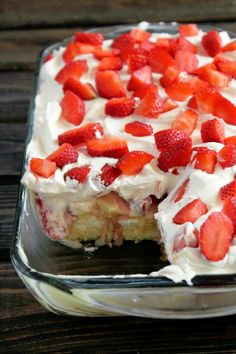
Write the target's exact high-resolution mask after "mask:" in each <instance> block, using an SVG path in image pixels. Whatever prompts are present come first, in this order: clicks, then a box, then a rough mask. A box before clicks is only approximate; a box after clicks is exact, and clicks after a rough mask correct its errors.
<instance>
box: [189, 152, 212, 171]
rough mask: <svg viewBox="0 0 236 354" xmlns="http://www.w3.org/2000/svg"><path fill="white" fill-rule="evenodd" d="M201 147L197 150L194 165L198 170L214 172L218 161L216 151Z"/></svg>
mask: <svg viewBox="0 0 236 354" xmlns="http://www.w3.org/2000/svg"><path fill="white" fill-rule="evenodd" d="M199 149H200V148H199ZM199 149H198V151H197V152H196V155H194V158H193V167H194V168H195V169H197V170H202V171H204V172H207V173H214V171H215V166H216V163H217V154H216V152H215V151H214V150H210V149H207V148H206V149H202V150H199ZM193 150H194V149H193Z"/></svg>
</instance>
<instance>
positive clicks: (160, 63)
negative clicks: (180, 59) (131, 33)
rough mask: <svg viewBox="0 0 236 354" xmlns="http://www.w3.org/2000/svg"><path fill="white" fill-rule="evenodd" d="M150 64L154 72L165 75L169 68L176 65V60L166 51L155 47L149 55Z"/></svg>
mask: <svg viewBox="0 0 236 354" xmlns="http://www.w3.org/2000/svg"><path fill="white" fill-rule="evenodd" d="M149 63H150V66H151V68H152V71H154V72H156V73H164V72H165V71H166V69H167V68H168V67H169V66H172V65H174V60H173V58H172V57H171V56H170V54H169V53H168V51H167V50H166V49H164V48H160V47H154V48H153V49H152V50H151V51H150V54H149Z"/></svg>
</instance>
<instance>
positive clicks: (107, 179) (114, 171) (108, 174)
mask: <svg viewBox="0 0 236 354" xmlns="http://www.w3.org/2000/svg"><path fill="white" fill-rule="evenodd" d="M120 175H121V171H120V170H119V169H118V168H116V167H113V166H110V165H108V164H106V165H105V166H103V168H102V170H101V174H100V180H101V181H102V183H103V185H104V186H105V187H108V186H110V185H111V184H112V183H113V182H114V181H115V180H116V179H117V178H118V177H119V176H120Z"/></svg>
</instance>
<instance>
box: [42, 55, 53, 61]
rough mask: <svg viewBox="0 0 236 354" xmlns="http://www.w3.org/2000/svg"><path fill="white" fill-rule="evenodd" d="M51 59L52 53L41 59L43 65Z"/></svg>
mask: <svg viewBox="0 0 236 354" xmlns="http://www.w3.org/2000/svg"><path fill="white" fill-rule="evenodd" d="M52 58H53V55H52V53H48V54H47V55H46V56H45V57H44V59H43V63H46V62H47V61H49V60H51V59H52Z"/></svg>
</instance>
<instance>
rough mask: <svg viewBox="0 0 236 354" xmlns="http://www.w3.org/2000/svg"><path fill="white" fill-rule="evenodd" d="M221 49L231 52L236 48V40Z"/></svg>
mask: <svg viewBox="0 0 236 354" xmlns="http://www.w3.org/2000/svg"><path fill="white" fill-rule="evenodd" d="M221 50H222V52H231V51H232V50H236V40H233V41H232V42H229V43H228V44H226V45H224V46H223V47H222V48H221Z"/></svg>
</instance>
